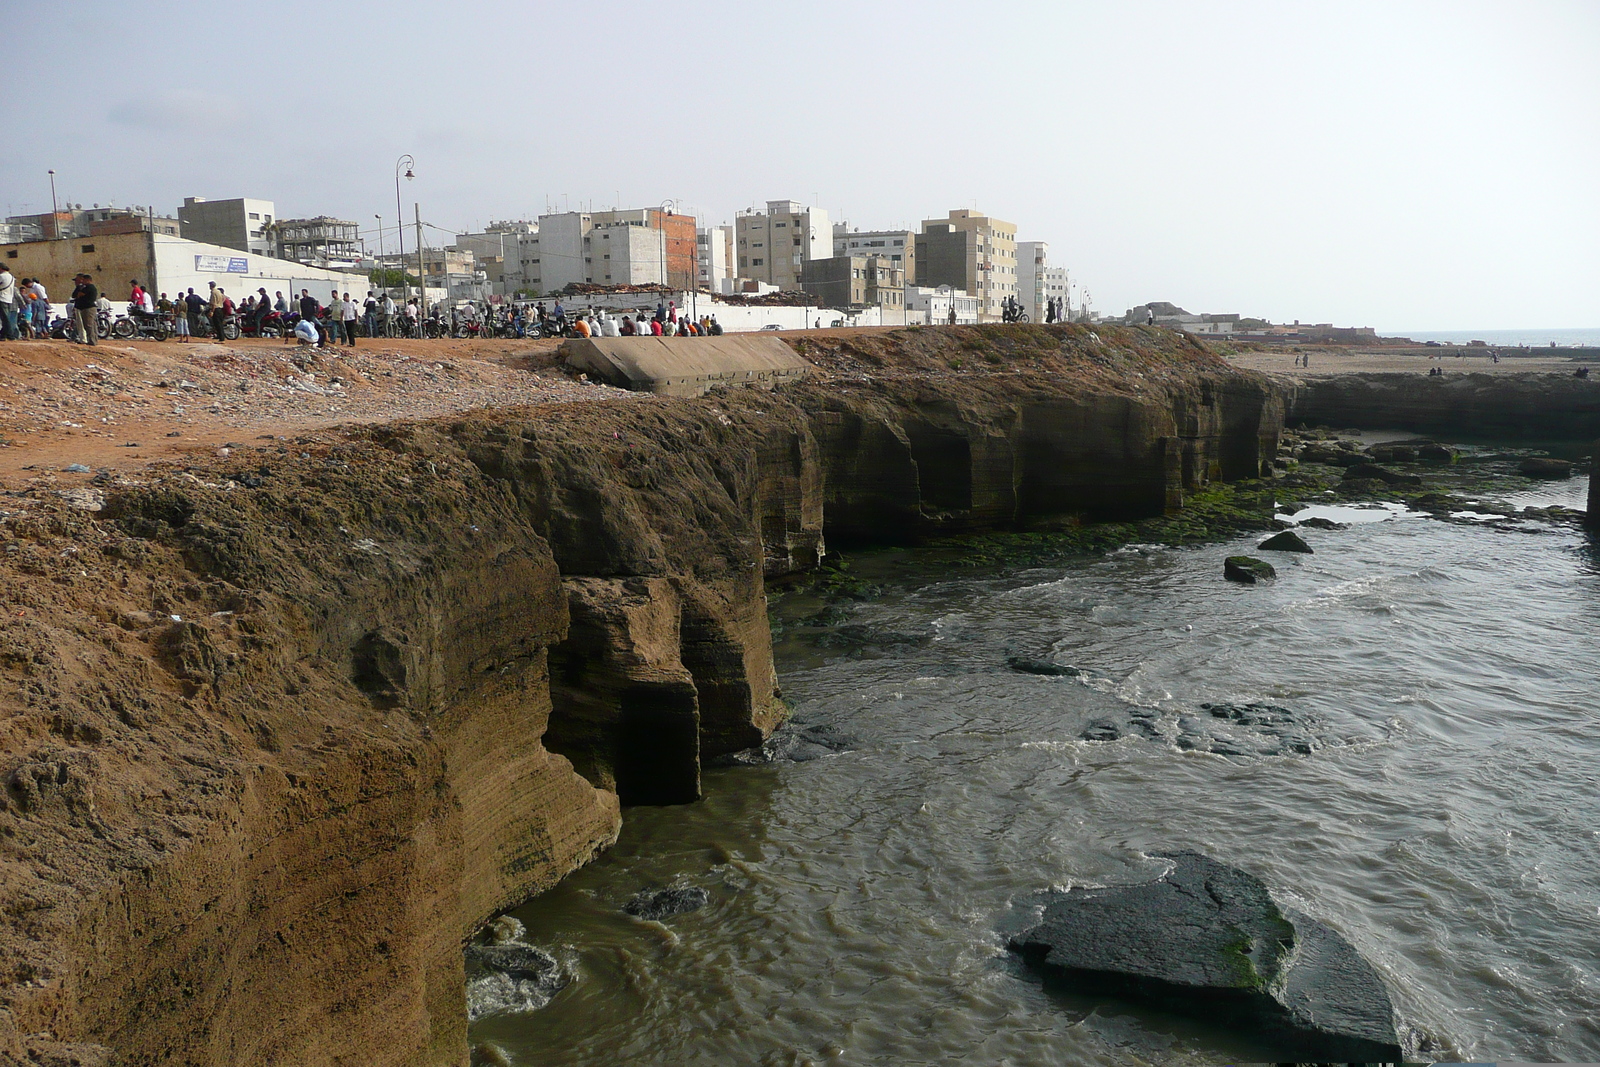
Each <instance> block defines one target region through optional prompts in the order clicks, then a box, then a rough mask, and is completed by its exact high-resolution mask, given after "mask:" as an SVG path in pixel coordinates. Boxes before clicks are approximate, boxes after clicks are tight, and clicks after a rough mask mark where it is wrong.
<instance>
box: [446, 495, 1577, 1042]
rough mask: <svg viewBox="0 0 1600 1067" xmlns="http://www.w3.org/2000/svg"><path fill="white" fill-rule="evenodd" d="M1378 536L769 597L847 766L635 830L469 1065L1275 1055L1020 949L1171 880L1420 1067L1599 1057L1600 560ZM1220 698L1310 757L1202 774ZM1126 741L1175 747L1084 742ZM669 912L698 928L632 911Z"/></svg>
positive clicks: (1445, 528)
mask: <svg viewBox="0 0 1600 1067" xmlns="http://www.w3.org/2000/svg"><path fill="white" fill-rule="evenodd" d="M1586 489H1587V482H1586V479H1574V480H1573V481H1571V482H1565V483H1559V484H1557V485H1553V486H1549V487H1541V488H1540V489H1539V490H1538V491H1537V492H1534V491H1530V492H1529V493H1528V494H1527V495H1526V496H1525V497H1523V498H1521V499H1520V500H1519V501H1517V502H1519V503H1529V504H1539V505H1548V504H1551V503H1562V504H1566V505H1569V506H1575V507H1581V506H1582V505H1583V502H1584V496H1585V493H1586ZM1362 517H1365V518H1369V519H1372V518H1378V519H1381V521H1364V522H1359V523H1352V524H1351V525H1350V526H1349V527H1348V528H1346V529H1342V530H1306V531H1305V532H1304V533H1305V536H1306V538H1307V540H1308V541H1310V543H1311V544H1312V545H1313V547H1314V548H1315V550H1316V551H1315V554H1314V555H1309V556H1279V555H1274V556H1273V558H1272V561H1273V562H1274V564H1275V565H1276V566H1277V569H1278V575H1279V576H1278V578H1277V580H1276V581H1275V582H1272V583H1267V584H1262V585H1257V586H1241V585H1237V584H1232V583H1228V582H1225V581H1223V580H1222V577H1221V571H1222V560H1223V557H1225V556H1226V555H1229V554H1233V553H1237V552H1240V551H1248V550H1251V549H1253V547H1254V543H1255V541H1256V540H1258V538H1248V539H1240V540H1237V541H1234V542H1231V543H1227V544H1217V545H1207V546H1202V547H1193V548H1183V549H1172V548H1163V547H1153V546H1132V547H1129V548H1126V549H1123V550H1120V551H1117V552H1113V553H1110V554H1108V555H1104V556H1099V557H1095V558H1092V559H1085V560H1082V561H1079V562H1075V563H1072V564H1070V565H1062V566H1057V567H1052V568H1047V569H1035V570H1025V571H1012V572H1003V573H988V574H972V573H952V572H951V571H950V570H949V569H948V568H947V567H946V566H945V565H944V564H942V563H940V562H938V561H937V560H935V559H933V558H930V557H925V556H920V555H918V554H916V553H880V554H876V555H872V556H865V557H861V558H860V559H859V560H858V561H857V567H858V573H868V574H877V575H881V576H882V579H883V582H884V588H883V591H882V594H881V595H879V596H876V597H875V598H873V599H869V600H865V601H860V602H854V603H851V604H848V605H843V606H841V605H837V604H835V605H824V604H822V603H821V602H818V601H811V600H808V599H807V598H805V597H800V596H793V597H789V598H786V599H785V600H783V601H782V602H780V606H779V608H778V609H777V622H778V624H779V627H780V632H779V636H778V640H777V646H776V648H777V652H778V656H779V663H780V672H781V676H782V682H783V686H784V690H785V694H786V696H787V697H788V699H789V700H790V701H791V702H792V704H793V705H794V708H795V718H796V721H797V722H798V723H799V724H800V726H801V727H802V728H810V729H812V730H814V731H823V732H825V734H826V736H828V737H831V738H833V739H834V740H835V741H836V742H842V748H841V750H840V751H837V752H836V753H834V754H830V755H825V756H823V757H821V758H817V759H813V760H810V761H807V762H798V763H779V764H771V765H763V766H755V767H734V768H727V769H718V770H712V771H709V772H708V773H707V774H706V777H705V784H706V791H707V797H706V799H705V800H704V801H702V802H700V803H697V804H692V805H687V806H682V807H673V808H635V809H630V810H629V811H628V812H627V814H626V825H625V828H624V831H623V835H622V839H621V840H620V841H619V843H618V844H617V846H616V847H615V848H613V849H612V850H611V851H610V852H608V853H607V854H605V855H604V856H602V857H601V858H600V859H599V860H597V861H596V862H595V863H593V864H592V865H590V866H589V867H587V868H585V869H583V870H581V871H579V872H576V873H575V874H574V875H572V876H571V877H569V878H568V879H567V880H566V881H565V882H563V883H562V884H561V885H560V886H559V887H557V888H556V889H555V890H553V891H552V892H550V893H547V894H545V895H544V896H542V897H539V898H537V899H536V900H534V901H531V902H530V903H528V904H527V905H525V906H524V907H522V908H519V909H517V911H516V912H515V915H516V916H517V917H518V918H519V919H520V920H521V921H522V922H523V923H525V924H526V926H527V930H528V933H527V938H528V940H529V941H531V942H532V943H534V944H537V945H540V946H542V947H544V948H546V949H548V950H549V951H551V952H552V954H554V955H555V956H556V957H557V958H559V959H561V960H562V961H563V962H564V964H565V965H566V966H567V967H568V968H569V969H570V970H571V971H572V972H573V974H574V975H575V978H574V980H573V981H572V983H571V984H570V985H568V986H567V987H566V988H565V989H563V990H562V991H561V992H560V993H558V994H557V995H556V996H555V997H554V999H553V1000H552V1001H551V1003H550V1004H549V1005H548V1006H547V1007H545V1008H543V1009H542V1010H539V1011H535V1012H531V1013H524V1014H511V1013H507V1014H500V1015H491V1016H490V1017H488V1018H485V1019H482V1020H479V1021H478V1022H477V1023H475V1024H474V1026H473V1029H472V1033H473V1035H474V1039H475V1040H478V1041H483V1042H492V1043H493V1044H495V1045H496V1046H497V1047H499V1048H500V1049H502V1050H504V1052H505V1053H507V1054H508V1055H509V1056H510V1058H511V1060H512V1062H515V1063H518V1064H574V1065H576V1064H596V1065H599V1064H606V1065H615V1064H706V1065H711V1064H717V1065H724V1064H760V1065H776V1064H785V1065H789V1064H897V1065H910V1064H928V1065H934V1064H939V1065H946V1064H953V1063H970V1064H986V1065H987V1064H1016V1065H1024V1064H1026V1065H1035V1064H1062V1065H1066V1064H1224V1063H1229V1062H1237V1061H1240V1060H1259V1059H1263V1058H1266V1057H1268V1056H1270V1052H1269V1051H1266V1050H1263V1049H1261V1048H1260V1047H1259V1046H1257V1045H1256V1044H1255V1043H1253V1041H1252V1038H1251V1035H1249V1034H1247V1033H1237V1032H1229V1031H1226V1030H1222V1029H1218V1028H1215V1027H1210V1026H1207V1025H1205V1024H1202V1023H1199V1022H1196V1021H1193V1020H1189V1019H1185V1018H1182V1017H1175V1016H1169V1015H1166V1014H1163V1013H1161V1012H1156V1011H1153V1010H1149V1009H1144V1008H1140V1007H1138V1006H1134V1005H1130V1004H1126V1003H1122V1002H1118V1001H1116V1000H1111V999H1096V998H1088V997H1067V996H1063V995H1061V994H1058V993H1053V992H1048V991H1046V990H1045V989H1044V988H1043V987H1042V986H1041V984H1040V982H1039V981H1038V980H1037V979H1036V978H1035V977H1033V976H1032V975H1031V974H1030V973H1029V972H1027V971H1026V970H1025V969H1023V968H1021V967H1020V966H1019V965H1018V963H1017V961H1016V960H1015V959H1014V958H1013V957H1012V956H1010V955H1009V954H1008V953H1007V952H1006V951H1005V948H1004V935H1003V934H1002V933H1001V932H1000V931H1001V930H1002V929H1003V928H1004V927H1005V925H1006V924H1007V923H1008V922H1012V921H1014V920H1015V918H1016V916H1017V909H1018V907H1019V905H1021V904H1022V903H1023V902H1025V901H1026V899H1027V898H1028V896H1029V895H1030V894H1032V893H1034V892H1036V891H1038V890H1041V889H1046V888H1049V887H1063V886H1069V885H1074V884H1085V883H1088V884H1116V883H1126V882H1132V881H1140V880H1144V879H1147V878H1149V877H1153V876H1155V875H1156V874H1158V873H1160V871H1161V870H1162V867H1163V865H1162V864H1161V862H1160V861H1159V860H1156V859H1153V858H1152V853H1155V852H1159V851H1163V850H1170V849H1173V848H1179V847H1188V848H1197V849H1200V850H1202V851H1204V852H1206V853H1208V854H1210V855H1212V856H1213V857H1215V858H1217V859H1219V860H1222V861H1224V862H1227V863H1230V864H1233V865H1236V866H1238V867H1241V868H1243V869H1245V870H1247V871H1250V872H1252V873H1254V874H1255V875H1256V876H1258V877H1259V878H1261V879H1262V880H1263V881H1264V882H1265V883H1266V884H1267V885H1268V887H1269V888H1270V890H1271V891H1272V893H1273V894H1274V896H1275V897H1276V898H1277V899H1278V900H1279V902H1280V903H1282V904H1284V905H1288V906H1291V907H1294V908H1297V909H1299V910H1301V911H1303V912H1306V913H1309V914H1310V915H1312V916H1314V917H1316V918H1318V919H1320V920H1322V921H1323V922H1325V923H1327V924H1328V925H1330V926H1332V927H1333V928H1335V929H1336V930H1338V931H1339V932H1340V933H1341V934H1343V935H1344V936H1345V937H1346V938H1347V939H1348V940H1349V941H1350V942H1351V943H1352V944H1353V945H1355V946H1356V948H1357V949H1358V950H1359V951H1360V952H1361V953H1362V954H1363V955H1364V956H1365V957H1366V958H1367V959H1368V960H1369V961H1371V963H1372V964H1373V966H1374V967H1375V968H1376V970H1377V971H1378V973H1379V974H1380V975H1381V977H1382V979H1383V980H1384V982H1385V984H1386V985H1387V987H1388V989H1389V991H1390V995H1391V999H1392V1000H1393V1002H1394V1005H1395V1009H1396V1015H1397V1023H1398V1026H1399V1029H1400V1032H1401V1034H1402V1036H1403V1041H1404V1043H1405V1045H1406V1047H1407V1050H1408V1052H1409V1053H1410V1054H1411V1055H1412V1056H1413V1057H1415V1058H1422V1059H1437V1060H1479V1061H1489V1060H1513V1059H1514V1060H1528V1061H1583V1060H1591V1061H1594V1060H1600V553H1597V550H1596V545H1595V543H1594V542H1593V541H1592V540H1591V538H1590V536H1589V535H1587V534H1585V533H1582V532H1580V531H1576V530H1574V529H1572V528H1570V527H1566V526H1557V525H1548V524H1544V523H1539V522H1524V523H1509V524H1508V523H1479V522H1471V521H1464V522H1445V521H1439V520H1435V519H1430V518H1426V517H1421V516H1416V515H1409V514H1407V513H1405V512H1404V511H1403V510H1395V509H1382V510H1381V513H1380V510H1377V509H1375V510H1373V511H1372V512H1371V513H1370V514H1368V515H1366V516H1362ZM1012 654H1017V655H1025V656H1030V657H1034V658H1039V659H1049V660H1054V661H1055V662H1058V663H1063V664H1072V665H1074V666H1077V667H1079V668H1081V669H1083V670H1084V671H1085V673H1084V674H1083V675H1082V676H1080V677H1038V676H1034V675H1027V674H1020V673H1017V672H1015V671H1013V670H1011V669H1009V668H1008V667H1007V665H1006V658H1007V656H1008V655H1012ZM1205 701H1230V702H1249V701H1263V702H1268V703H1272V704H1277V705H1281V706H1283V707H1286V708H1289V709H1291V710H1292V711H1293V712H1294V713H1295V715H1296V717H1297V720H1298V721H1299V722H1301V723H1302V724H1303V726H1304V728H1305V729H1306V731H1307V732H1308V733H1309V735H1310V736H1311V737H1312V738H1313V739H1314V742H1315V743H1314V745H1313V746H1312V751H1311V752H1310V754H1309V755H1301V754H1298V753H1293V752H1290V753H1286V754H1261V753H1260V752H1259V751H1253V750H1251V745H1250V744H1249V743H1247V744H1246V745H1245V746H1244V749H1245V753H1244V754H1240V755H1221V754H1216V753H1214V752H1208V751H1202V750H1197V749H1196V748H1194V747H1192V746H1189V747H1186V745H1185V743H1184V737H1185V732H1186V731H1187V730H1188V728H1189V725H1192V724H1193V723H1194V722H1196V721H1197V719H1198V720H1203V719H1204V718H1205V716H1204V715H1203V713H1197V712H1196V709H1197V706H1198V705H1199V704H1200V703H1202V702H1205ZM1133 716H1139V717H1142V718H1143V719H1144V720H1145V721H1148V722H1151V723H1154V724H1155V726H1156V733H1157V735H1158V736H1157V737H1156V738H1154V739H1151V738H1146V737H1144V736H1141V735H1138V734H1137V733H1130V734H1128V735H1126V736H1123V737H1122V738H1121V739H1119V740H1114V741H1085V740H1082V739H1081V737H1080V735H1081V733H1082V732H1083V729H1084V727H1085V725H1086V724H1087V723H1088V722H1090V721H1091V720H1095V719H1104V720H1110V721H1113V722H1126V721H1129V720H1130V717H1133ZM1242 740H1244V741H1245V742H1251V741H1252V740H1253V739H1251V738H1249V737H1244V738H1242ZM1254 740H1260V739H1254ZM666 885H694V886H700V887H703V888H705V889H706V890H708V891H709V893H710V904H709V905H708V906H707V907H705V908H703V909H701V910H699V911H695V912H692V913H689V914H685V915H679V916H676V917H673V918H670V919H668V920H666V921H664V922H644V921H640V920H636V919H632V918H630V917H628V916H626V915H624V914H623V913H622V912H621V906H622V904H623V903H624V902H625V901H626V900H627V899H628V898H629V897H630V896H631V895H633V894H634V893H636V892H638V891H639V890H641V889H644V888H646V887H651V886H666Z"/></svg>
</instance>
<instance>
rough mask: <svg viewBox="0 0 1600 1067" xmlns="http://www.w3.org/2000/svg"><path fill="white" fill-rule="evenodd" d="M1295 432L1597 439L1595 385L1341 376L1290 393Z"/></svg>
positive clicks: (1571, 380) (1568, 380)
mask: <svg viewBox="0 0 1600 1067" xmlns="http://www.w3.org/2000/svg"><path fill="white" fill-rule="evenodd" d="M1288 406H1289V411H1288V417H1289V421H1290V422H1291V423H1293V424H1295V425H1301V424H1307V425H1313V426H1334V427H1353V428H1359V429H1375V430H1376V429H1383V430H1410V431H1413V432H1415V433H1421V434H1430V435H1436V436H1440V437H1449V438H1453V439H1458V440H1459V439H1491V440H1501V441H1510V440H1524V441H1586V440H1590V439H1592V438H1594V437H1596V436H1600V378H1595V379H1588V378H1575V377H1572V376H1570V375H1558V374H1517V375H1488V374H1452V373H1449V372H1448V368H1447V372H1446V374H1445V375H1444V376H1443V377H1429V376H1428V375H1426V374H1343V375H1339V376H1337V377H1333V378H1322V379H1316V380H1312V381H1307V382H1304V383H1301V384H1298V385H1296V386H1293V387H1290V389H1289V396H1288Z"/></svg>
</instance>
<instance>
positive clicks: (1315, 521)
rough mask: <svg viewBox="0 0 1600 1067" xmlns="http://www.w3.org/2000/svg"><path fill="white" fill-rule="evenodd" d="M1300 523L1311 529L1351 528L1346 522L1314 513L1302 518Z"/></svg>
mask: <svg viewBox="0 0 1600 1067" xmlns="http://www.w3.org/2000/svg"><path fill="white" fill-rule="evenodd" d="M1299 524H1300V525H1301V526H1304V527H1306V528H1307V529H1311V530H1348V529H1349V527H1348V526H1347V525H1345V524H1344V523H1342V522H1335V521H1333V520H1332V519H1327V518H1323V517H1322V516H1321V515H1313V516H1311V518H1309V519H1301V520H1300V523H1299Z"/></svg>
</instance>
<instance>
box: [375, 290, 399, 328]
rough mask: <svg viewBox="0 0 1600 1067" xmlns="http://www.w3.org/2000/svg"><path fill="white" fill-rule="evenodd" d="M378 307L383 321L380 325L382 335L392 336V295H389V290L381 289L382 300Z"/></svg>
mask: <svg viewBox="0 0 1600 1067" xmlns="http://www.w3.org/2000/svg"><path fill="white" fill-rule="evenodd" d="M378 307H379V308H380V310H381V312H382V318H383V322H382V324H381V325H382V326H383V335H384V336H385V337H392V336H394V311H395V307H394V297H392V296H390V295H389V290H387V289H385V290H384V291H383V302H382V303H381V304H379V305H378Z"/></svg>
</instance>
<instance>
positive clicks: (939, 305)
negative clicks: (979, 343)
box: [906, 285, 978, 326]
mask: <svg viewBox="0 0 1600 1067" xmlns="http://www.w3.org/2000/svg"><path fill="white" fill-rule="evenodd" d="M952 308H954V309H955V318H954V319H951V317H950V311H951V309H952ZM906 321H907V322H915V323H920V324H922V325H924V326H947V325H950V324H951V323H952V322H954V324H955V325H957V326H970V325H972V324H973V323H975V322H977V321H978V298H977V297H975V296H973V295H972V294H971V293H964V292H962V291H961V290H960V289H957V288H955V287H954V286H951V285H941V286H938V287H937V288H935V287H932V286H926V285H908V286H906Z"/></svg>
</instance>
